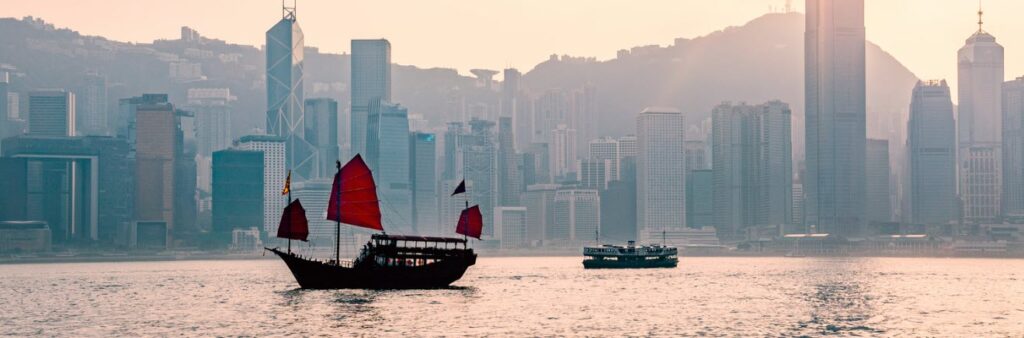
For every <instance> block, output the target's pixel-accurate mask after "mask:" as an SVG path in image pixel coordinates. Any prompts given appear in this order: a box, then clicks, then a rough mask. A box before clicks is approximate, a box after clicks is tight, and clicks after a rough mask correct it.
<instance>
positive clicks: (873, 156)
mask: <svg viewBox="0 0 1024 338" xmlns="http://www.w3.org/2000/svg"><path fill="white" fill-rule="evenodd" d="M864 164H865V171H864V174H865V176H866V179H867V186H866V188H865V194H866V195H867V209H866V214H865V217H867V220H868V222H890V221H892V202H891V201H892V200H891V198H890V196H889V175H890V167H889V141H888V140H876V139H868V144H867V151H866V156H865V161H864Z"/></svg>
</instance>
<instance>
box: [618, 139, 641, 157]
mask: <svg viewBox="0 0 1024 338" xmlns="http://www.w3.org/2000/svg"><path fill="white" fill-rule="evenodd" d="M636 141H637V138H636V135H627V136H623V137H620V138H619V158H620V159H625V158H627V157H634V158H635V157H636V156H637V154H638V151H637V148H636V147H637V145H636Z"/></svg>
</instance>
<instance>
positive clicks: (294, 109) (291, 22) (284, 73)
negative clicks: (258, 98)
mask: <svg viewBox="0 0 1024 338" xmlns="http://www.w3.org/2000/svg"><path fill="white" fill-rule="evenodd" d="M282 12H283V13H284V15H283V17H282V18H281V20H280V21H278V22H277V24H275V25H274V27H271V28H270V30H268V31H267V34H266V36H267V44H266V47H265V49H266V54H267V134H270V135H274V136H278V137H282V138H284V139H285V148H286V149H287V151H286V153H285V156H287V157H286V158H285V161H286V162H285V164H286V167H287V168H288V169H291V170H293V172H294V175H295V178H296V180H303V179H306V178H310V177H312V176H313V175H312V174H313V173H314V172H315V171H316V168H317V167H319V164H318V163H317V157H316V149H315V148H314V147H313V146H312V145H311V144H310V143H309V142H307V141H306V138H305V135H304V134H305V131H306V127H305V123H306V119H305V115H304V112H303V110H304V109H305V106H304V102H305V94H303V84H304V82H303V79H304V75H303V61H304V51H303V50H304V48H305V42H304V35H303V34H302V29H301V28H299V23H298V21H296V19H295V8H294V7H292V8H289V7H285V8H283V11H282Z"/></svg>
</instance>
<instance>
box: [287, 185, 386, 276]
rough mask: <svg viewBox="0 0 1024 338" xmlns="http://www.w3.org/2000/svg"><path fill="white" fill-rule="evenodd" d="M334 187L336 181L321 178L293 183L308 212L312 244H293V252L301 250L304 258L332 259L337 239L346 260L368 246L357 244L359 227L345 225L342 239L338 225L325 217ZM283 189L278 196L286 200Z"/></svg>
mask: <svg viewBox="0 0 1024 338" xmlns="http://www.w3.org/2000/svg"><path fill="white" fill-rule="evenodd" d="M332 184H333V180H332V178H317V179H312V180H306V181H303V182H293V183H292V187H291V188H292V198H293V199H297V200H299V201H302V207H303V208H304V209H306V219H307V220H309V243H308V244H307V245H303V246H298V247H296V245H295V243H293V244H292V245H293V246H292V250H293V251H299V252H301V253H303V254H304V255H314V254H315V255H318V256H320V257H323V256H328V257H332V256H333V255H334V243H335V240H337V241H338V249H339V250H340V251H341V255H342V257H346V256H348V257H351V256H352V255H355V254H357V253H358V250H359V247H358V245H362V244H364V243H366V242H361V241H360V242H361V243H358V244H357V241H356V232H357V231H360V230H356V229H355V227H349V226H342V227H341V233H340V237H341V238H338V235H339V234H338V233H337V231H338V230H337V228H336V227H337V224H335V222H333V221H329V220H327V217H325V215H326V212H327V202H328V200H329V199H330V198H331V186H332ZM280 189H281V188H278V194H277V196H275V197H277V198H280V197H282V196H281V194H280ZM282 208H283V207H282ZM280 213H281V211H278V212H277V214H278V215H280ZM278 217H280V216H278ZM274 231H275V232H274V233H276V232H277V226H276V225H275V226H274ZM328 248H329V249H328ZM324 249H328V250H330V251H328V250H324ZM324 251H328V252H329V253H327V252H324Z"/></svg>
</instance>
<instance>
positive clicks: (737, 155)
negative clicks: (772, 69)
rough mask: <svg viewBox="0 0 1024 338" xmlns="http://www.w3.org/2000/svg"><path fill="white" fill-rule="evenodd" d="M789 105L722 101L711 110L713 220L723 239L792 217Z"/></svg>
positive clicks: (787, 221)
mask: <svg viewBox="0 0 1024 338" xmlns="http://www.w3.org/2000/svg"><path fill="white" fill-rule="evenodd" d="M790 116H791V113H790V109H789V105H787V104H785V103H782V102H779V101H771V102H767V103H764V104H761V105H756V106H751V105H747V104H738V105H733V104H730V103H723V104H721V105H719V106H718V107H715V109H714V111H713V112H712V141H711V144H712V155H711V158H712V161H713V164H712V166H711V167H712V168H713V169H712V173H713V174H712V176H713V179H712V181H713V187H712V189H711V190H712V193H713V196H714V201H713V204H714V221H713V223H714V225H715V227H716V228H717V229H718V235H719V236H720V238H722V239H723V240H741V239H743V238H745V233H746V232H745V230H746V228H749V227H753V226H771V225H774V226H783V227H785V226H787V225H789V224H790V222H792V219H793V216H792V212H793V210H792V209H793V205H792V196H793V192H792V182H793V171H792V138H791V130H790V124H791V121H790Z"/></svg>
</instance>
